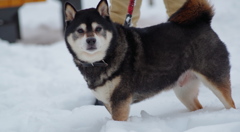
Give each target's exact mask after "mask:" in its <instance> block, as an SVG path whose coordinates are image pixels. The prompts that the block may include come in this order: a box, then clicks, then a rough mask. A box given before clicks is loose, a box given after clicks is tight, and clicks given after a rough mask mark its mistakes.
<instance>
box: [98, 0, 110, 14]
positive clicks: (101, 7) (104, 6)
mask: <svg viewBox="0 0 240 132" xmlns="http://www.w3.org/2000/svg"><path fill="white" fill-rule="evenodd" d="M97 10H98V12H99V14H100V15H101V16H102V17H106V16H109V10H108V3H107V0H101V1H100V2H99V3H98V5H97Z"/></svg>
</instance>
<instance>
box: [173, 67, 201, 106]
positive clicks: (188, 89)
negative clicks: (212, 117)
mask: <svg viewBox="0 0 240 132" xmlns="http://www.w3.org/2000/svg"><path fill="white" fill-rule="evenodd" d="M198 88H199V80H198V79H197V77H196V76H195V75H194V74H193V73H192V71H187V72H185V73H184V74H183V75H182V76H181V77H180V78H179V80H178V82H177V87H175V88H174V89H173V90H174V92H175V94H176V96H177V97H178V99H179V100H180V101H181V102H182V103H183V104H184V105H185V106H186V107H187V108H188V109H189V110H190V111H194V110H198V109H202V105H201V104H200V103H199V101H198V91H199V90H198Z"/></svg>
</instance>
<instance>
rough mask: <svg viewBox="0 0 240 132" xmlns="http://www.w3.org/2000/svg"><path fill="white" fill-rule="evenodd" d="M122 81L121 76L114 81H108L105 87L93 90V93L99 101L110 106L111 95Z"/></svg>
mask: <svg viewBox="0 0 240 132" xmlns="http://www.w3.org/2000/svg"><path fill="white" fill-rule="evenodd" d="M120 81H121V77H120V76H118V77H115V78H114V79H112V80H110V81H107V82H106V83H105V84H104V85H103V86H100V87H97V88H96V89H95V90H92V92H93V94H94V96H95V97H96V98H97V99H98V100H100V101H102V102H103V103H104V104H109V103H110V98H111V95H112V93H113V91H114V89H115V88H116V87H117V86H118V85H119V83H120Z"/></svg>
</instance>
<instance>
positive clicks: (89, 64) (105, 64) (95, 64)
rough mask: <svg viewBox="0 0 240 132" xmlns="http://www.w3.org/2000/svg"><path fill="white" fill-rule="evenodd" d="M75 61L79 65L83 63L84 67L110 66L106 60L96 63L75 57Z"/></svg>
mask: <svg viewBox="0 0 240 132" xmlns="http://www.w3.org/2000/svg"><path fill="white" fill-rule="evenodd" d="M74 62H75V63H76V64H78V65H81V66H82V67H107V66H108V64H107V63H106V62H105V61H104V60H101V61H98V62H94V63H88V62H84V61H80V60H79V59H76V58H75V59H74Z"/></svg>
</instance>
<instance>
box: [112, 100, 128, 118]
mask: <svg viewBox="0 0 240 132" xmlns="http://www.w3.org/2000/svg"><path fill="white" fill-rule="evenodd" d="M131 103H132V96H129V97H127V98H126V99H124V100H113V101H112V105H111V110H112V111H111V114H112V118H113V120H116V121H126V120H127V119H128V115H129V111H130V105H131Z"/></svg>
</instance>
